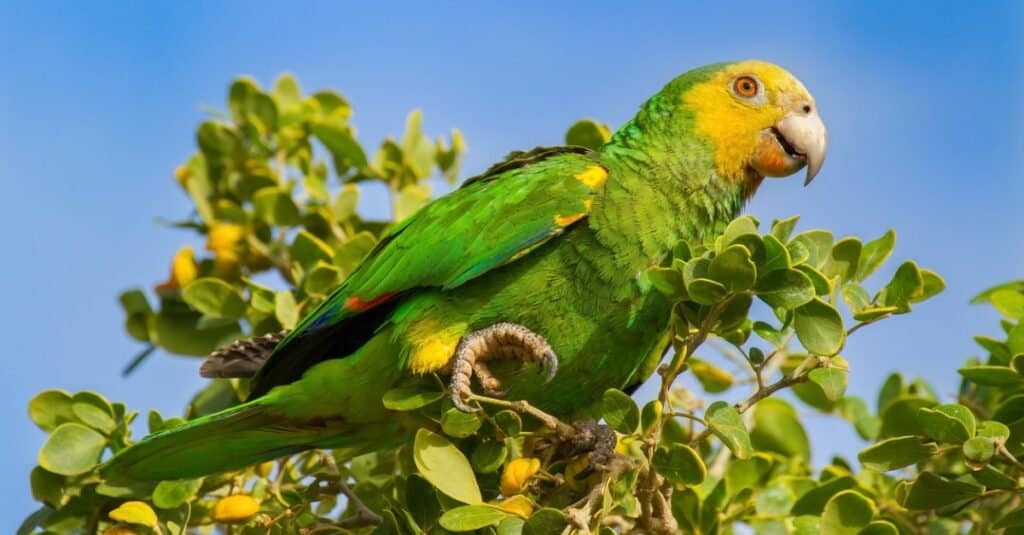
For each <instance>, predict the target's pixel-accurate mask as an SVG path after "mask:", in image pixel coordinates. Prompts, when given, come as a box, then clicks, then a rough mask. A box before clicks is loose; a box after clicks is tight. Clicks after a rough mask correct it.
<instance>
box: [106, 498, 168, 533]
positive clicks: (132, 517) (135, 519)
mask: <svg viewBox="0 0 1024 535" xmlns="http://www.w3.org/2000/svg"><path fill="white" fill-rule="evenodd" d="M109 516H110V518H111V519H113V520H117V521H119V522H128V523H129V524H139V525H141V526H147V527H150V528H156V527H157V517H156V512H155V511H153V508H152V507H150V506H149V505H147V504H146V503H145V502H140V501H130V502H125V503H122V504H121V505H119V506H117V508H116V509H114V510H113V511H111V512H110V513H109Z"/></svg>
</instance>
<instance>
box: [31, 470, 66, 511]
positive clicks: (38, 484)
mask: <svg viewBox="0 0 1024 535" xmlns="http://www.w3.org/2000/svg"><path fill="white" fill-rule="evenodd" d="M65 483H66V480H65V478H64V476H61V475H58V474H54V473H53V472H50V471H48V470H45V469H44V468H43V467H41V466H36V467H35V468H33V469H32V472H31V473H30V474H29V484H30V485H31V487H32V497H33V498H35V500H36V501H38V502H43V503H45V504H47V505H49V506H51V507H57V508H59V507H60V505H61V499H62V498H63V497H64V484H65Z"/></svg>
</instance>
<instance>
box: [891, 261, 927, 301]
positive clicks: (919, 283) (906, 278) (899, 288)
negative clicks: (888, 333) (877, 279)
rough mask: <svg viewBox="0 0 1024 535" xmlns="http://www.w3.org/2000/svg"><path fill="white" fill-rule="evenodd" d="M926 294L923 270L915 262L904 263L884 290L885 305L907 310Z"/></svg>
mask: <svg viewBox="0 0 1024 535" xmlns="http://www.w3.org/2000/svg"><path fill="white" fill-rule="evenodd" d="M923 292H924V277H922V275H921V270H920V269H919V268H918V267H917V264H915V263H914V262H910V261H908V262H904V263H902V264H900V267H898V268H896V273H895V274H893V276H892V280H890V281H889V284H887V285H886V286H885V288H884V289H883V290H882V294H883V295H884V296H885V300H884V302H883V304H884V305H885V306H887V307H896V308H898V309H900V310H907V309H909V307H910V303H911V302H913V301H914V300H915V299H916V298H917V297H918V296H920V295H921V294H922V293H923Z"/></svg>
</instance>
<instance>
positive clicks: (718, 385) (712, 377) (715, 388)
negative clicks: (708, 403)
mask: <svg viewBox="0 0 1024 535" xmlns="http://www.w3.org/2000/svg"><path fill="white" fill-rule="evenodd" d="M689 367H690V371H691V372H693V376H694V377H696V378H697V381H699V382H700V385H701V386H702V387H703V388H704V391H705V392H708V393H709V394H717V393H720V392H725V391H726V390H728V389H729V387H731V386H732V385H733V382H734V381H735V379H734V378H733V376H732V374H731V373H729V372H727V371H725V370H723V369H721V368H719V367H718V366H715V365H712V364H709V363H707V362H704V361H702V360H697V359H691V360H690V363H689Z"/></svg>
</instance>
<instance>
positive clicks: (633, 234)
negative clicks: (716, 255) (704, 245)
mask: <svg viewBox="0 0 1024 535" xmlns="http://www.w3.org/2000/svg"><path fill="white" fill-rule="evenodd" d="M676 109H678V108H676ZM670 119H671V120H670ZM680 119H682V120H680ZM688 126H689V125H688V124H687V121H686V120H685V118H678V117H666V115H665V111H664V110H661V109H659V105H658V101H657V99H652V100H651V101H649V102H648V103H647V104H646V105H645V106H644V108H643V109H642V110H641V112H640V113H639V114H638V115H637V116H636V117H635V118H633V120H631V121H630V122H628V123H626V125H624V126H623V127H622V128H621V129H619V131H618V132H616V133H615V135H614V136H613V137H612V139H611V141H609V142H608V144H606V145H605V146H604V147H602V149H601V153H602V161H603V162H604V163H605V165H606V166H608V168H609V170H610V171H611V172H610V173H609V176H610V178H609V180H608V183H607V185H606V186H605V194H604V195H603V198H602V200H601V202H600V203H597V204H595V206H594V213H593V214H592V215H591V221H592V225H593V226H595V227H596V230H597V234H598V237H599V239H601V241H602V242H605V243H606V245H607V246H609V247H611V248H615V249H617V251H616V256H618V257H620V258H623V259H624V260H625V259H628V260H627V261H628V262H629V264H630V265H629V266H628V267H629V268H630V269H643V268H645V267H647V266H650V265H652V264H655V263H658V262H660V261H661V260H662V259H663V258H664V257H665V256H666V255H668V254H670V251H671V250H672V248H673V247H675V245H676V244H678V243H679V241H681V240H701V241H706V240H709V239H711V238H713V237H714V236H716V235H718V234H719V233H720V232H721V231H722V230H723V229H724V228H725V226H726V225H727V224H728V223H729V221H731V220H732V219H733V218H735V217H736V216H737V215H739V213H740V211H741V210H742V208H743V205H744V204H745V202H746V200H747V199H748V198H749V197H750V195H751V194H752V191H751V188H754V189H756V186H757V184H751V181H749V180H734V179H729V178H726V177H721V176H719V175H718V173H717V172H716V171H715V166H714V164H713V160H712V154H711V148H710V146H709V145H708V144H707V142H706V141H704V140H702V139H699V138H697V137H696V136H695V135H694V134H693V133H692V128H689V127H688ZM756 182H759V180H758V181H756ZM602 227H603V228H605V229H608V231H607V232H605V231H603V230H602ZM612 229H614V230H612ZM623 229H624V230H623ZM638 246H639V247H638ZM638 249H639V250H638ZM638 253H639V254H638ZM623 267H626V266H623Z"/></svg>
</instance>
